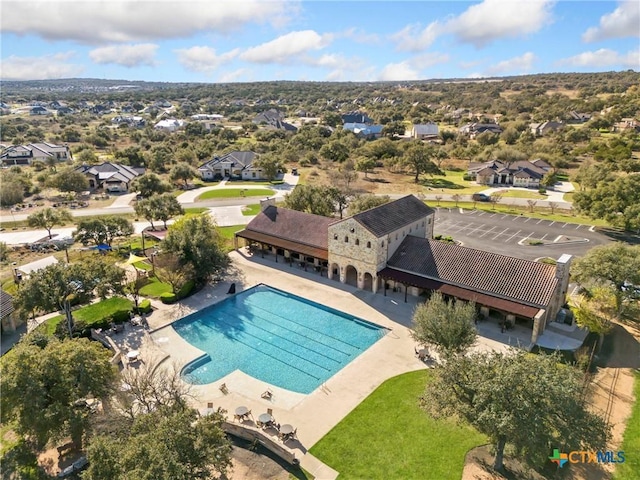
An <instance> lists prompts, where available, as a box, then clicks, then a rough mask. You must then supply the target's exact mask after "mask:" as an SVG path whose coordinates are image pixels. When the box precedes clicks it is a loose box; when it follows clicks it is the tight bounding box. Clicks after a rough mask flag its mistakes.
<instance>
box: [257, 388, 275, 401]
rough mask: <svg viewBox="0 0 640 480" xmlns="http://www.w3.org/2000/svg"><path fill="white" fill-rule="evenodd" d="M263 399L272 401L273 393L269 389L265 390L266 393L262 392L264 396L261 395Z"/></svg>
mask: <svg viewBox="0 0 640 480" xmlns="http://www.w3.org/2000/svg"><path fill="white" fill-rule="evenodd" d="M260 396H261V397H262V398H264V399H265V400H271V397H273V392H272V391H271V390H269V389H267V390H265V391H264V392H262V395H260Z"/></svg>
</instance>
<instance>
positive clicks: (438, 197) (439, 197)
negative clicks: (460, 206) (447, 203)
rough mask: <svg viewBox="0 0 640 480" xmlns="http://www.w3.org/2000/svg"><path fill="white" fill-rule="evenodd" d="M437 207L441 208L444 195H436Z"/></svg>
mask: <svg viewBox="0 0 640 480" xmlns="http://www.w3.org/2000/svg"><path fill="white" fill-rule="evenodd" d="M435 199H436V202H437V205H438V206H440V202H441V201H442V195H436V197H435Z"/></svg>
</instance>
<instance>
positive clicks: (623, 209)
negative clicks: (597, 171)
mask: <svg viewBox="0 0 640 480" xmlns="http://www.w3.org/2000/svg"><path fill="white" fill-rule="evenodd" d="M573 203H574V205H575V206H576V207H577V208H578V210H580V211H582V212H584V213H585V214H586V215H588V216H589V217H590V218H600V219H605V220H607V221H608V222H609V223H610V224H612V225H614V226H618V227H622V228H624V229H625V230H640V215H639V214H638V212H639V208H638V205H640V175H639V174H630V175H624V176H618V177H615V179H613V180H612V181H601V182H599V183H598V184H597V186H595V187H594V188H591V189H588V190H585V191H581V192H576V193H575V194H574V197H573Z"/></svg>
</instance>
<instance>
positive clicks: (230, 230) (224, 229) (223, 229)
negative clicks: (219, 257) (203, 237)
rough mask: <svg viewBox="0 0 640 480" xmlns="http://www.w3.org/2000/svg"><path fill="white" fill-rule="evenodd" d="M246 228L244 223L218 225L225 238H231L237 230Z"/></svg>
mask: <svg viewBox="0 0 640 480" xmlns="http://www.w3.org/2000/svg"><path fill="white" fill-rule="evenodd" d="M243 228H244V225H231V226H229V227H218V231H219V232H220V236H221V237H222V238H224V239H227V240H231V239H233V236H234V234H235V233H236V232H239V231H240V230H242V229H243Z"/></svg>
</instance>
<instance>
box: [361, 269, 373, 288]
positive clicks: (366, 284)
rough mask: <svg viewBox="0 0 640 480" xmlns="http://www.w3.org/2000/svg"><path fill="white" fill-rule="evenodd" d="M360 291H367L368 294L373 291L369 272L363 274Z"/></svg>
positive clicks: (371, 276) (371, 277)
mask: <svg viewBox="0 0 640 480" xmlns="http://www.w3.org/2000/svg"><path fill="white" fill-rule="evenodd" d="M362 289H363V290H367V291H368V292H372V291H373V275H371V274H370V273H369V272H367V273H365V274H364V279H363V282H362Z"/></svg>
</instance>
